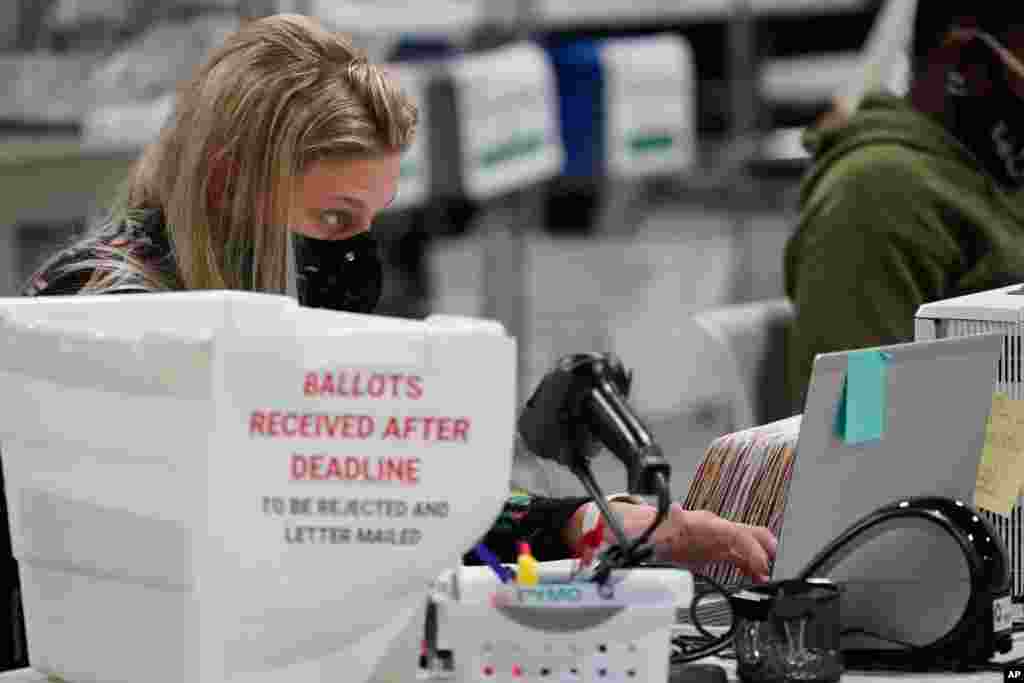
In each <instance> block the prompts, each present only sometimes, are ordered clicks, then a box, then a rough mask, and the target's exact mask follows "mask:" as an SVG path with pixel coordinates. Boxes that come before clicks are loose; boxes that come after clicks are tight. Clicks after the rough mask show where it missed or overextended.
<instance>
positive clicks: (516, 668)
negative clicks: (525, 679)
mask: <svg viewBox="0 0 1024 683" xmlns="http://www.w3.org/2000/svg"><path fill="white" fill-rule="evenodd" d="M512 675H513V676H514V677H516V678H519V677H520V676H522V675H523V670H522V668H521V667H520V666H519V665H518V664H515V665H513V666H512Z"/></svg>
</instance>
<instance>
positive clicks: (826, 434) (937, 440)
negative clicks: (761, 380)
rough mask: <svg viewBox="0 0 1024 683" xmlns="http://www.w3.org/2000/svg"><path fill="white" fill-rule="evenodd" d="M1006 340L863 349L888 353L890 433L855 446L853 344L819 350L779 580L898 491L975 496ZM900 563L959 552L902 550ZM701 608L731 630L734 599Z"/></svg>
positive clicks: (708, 601) (687, 627)
mask: <svg viewBox="0 0 1024 683" xmlns="http://www.w3.org/2000/svg"><path fill="white" fill-rule="evenodd" d="M1003 338H1004V335H1003V334H1002V333H994V334H981V335H975V336H963V337H951V338H946V339H939V340H934V341H919V342H911V343H907V344H896V345H890V346H884V347H876V348H873V349H862V350H874V351H883V352H885V353H886V354H888V361H887V373H886V377H887V396H886V421H885V431H884V433H883V436H882V438H880V439H878V440H875V441H870V442H865V443H862V444H857V445H849V444H846V443H844V442H843V441H842V440H840V439H839V438H837V436H836V434H835V425H836V411H837V409H838V405H839V400H840V397H841V395H842V390H843V381H844V379H845V376H846V369H847V362H848V357H849V355H850V354H851V353H854V352H849V351H843V352H836V353H826V354H820V355H818V356H817V357H816V358H815V361H814V366H813V369H812V372H811V379H810V386H809V388H808V392H807V398H806V401H805V404H804V413H803V416H802V417H797V418H796V419H799V420H800V425H799V430H800V431H799V435H798V437H797V447H796V454H795V457H794V461H793V471H792V476H791V479H790V482H789V489H788V493H787V495H786V497H785V503H784V504H783V517H782V523H781V531H780V534H779V539H778V540H779V546H778V550H777V553H776V557H775V562H774V565H773V567H772V572H771V580H773V581H778V580H783V579H791V578H794V577H795V576H797V575H798V574H799V573H800V572H801V571H802V570H804V569H805V568H806V567H807V566H808V565H809V564H810V562H811V560H812V559H813V558H814V557H815V556H816V555H817V554H818V553H819V552H820V551H821V550H822V549H824V548H825V546H826V545H828V543H829V542H830V541H832V540H833V539H834V538H836V537H837V536H839V535H840V534H841V533H843V532H844V531H846V530H847V529H848V528H849V527H850V526H851V525H853V524H854V523H855V522H857V521H859V520H860V519H862V518H863V517H865V516H867V515H868V514H870V513H872V512H874V511H875V510H877V509H878V508H880V507H882V506H883V505H888V504H889V503H893V502H895V501H897V500H899V499H900V498H907V497H912V496H916V495H940V496H948V497H950V498H953V499H959V500H963V501H964V502H966V503H967V504H969V505H971V504H973V500H974V490H975V487H976V484H977V473H978V463H979V462H980V460H981V449H982V445H983V443H984V436H985V426H986V423H987V421H988V415H989V411H990V410H991V405H992V391H993V385H994V381H995V372H996V363H997V361H998V359H999V356H1000V352H1001V350H1002V342H1003ZM862 350H858V351H862ZM908 533H910V532H908ZM888 536H889V542H890V543H891V544H895V545H896V546H897V547H889V548H878V549H877V550H878V552H880V553H884V554H888V555H889V556H893V555H900V553H901V550H902V549H901V547H899V546H900V538H899V534H898V533H895V534H889V535H888ZM864 558H865V559H867V560H868V561H871V559H870V556H869V555H865V556H864ZM874 559H875V560H878V559H880V558H879V557H878V556H877V555H876V556H875V558H874ZM896 561H919V562H921V563H925V564H927V563H929V562H936V561H937V562H946V563H947V564H952V563H955V562H957V561H958V560H957V559H956V558H945V557H938V556H934V555H933V556H931V557H920V558H906V557H905V556H903V555H901V556H900V558H899V559H898V560H896ZM854 569H855V568H854ZM923 573H925V574H927V573H929V572H928V571H927V570H925V571H924V572H923ZM931 573H934V572H931ZM744 583H746V582H744ZM921 585H922V586H923V587H924V588H927V585H926V584H925V583H922V584H921ZM732 588H734V589H735V588H738V586H733V587H732ZM905 588H906V587H904V589H905ZM933 598H934V594H932V595H930V596H928V595H925V596H922V597H921V600H925V599H931V600H932V601H934V600H933ZM915 609H917V607H915ZM684 612H685V614H684ZM699 612H700V614H699V616H700V619H701V622H702V624H704V625H705V626H706V627H711V628H709V631H710V632H712V633H722V632H724V631H725V630H727V628H728V627H729V624H730V623H731V621H732V611H731V609H730V608H729V606H728V604H727V603H726V602H725V601H724V600H722V599H721V598H719V597H718V596H715V595H708V596H705V597H704V598H703V599H702V600H701V603H700V609H699ZM915 613H917V612H915ZM679 621H680V627H679V630H678V633H680V634H683V635H690V636H693V635H696V633H695V632H694V631H693V627H692V625H691V624H690V623H689V622H690V615H689V611H688V610H681V611H680V615H679Z"/></svg>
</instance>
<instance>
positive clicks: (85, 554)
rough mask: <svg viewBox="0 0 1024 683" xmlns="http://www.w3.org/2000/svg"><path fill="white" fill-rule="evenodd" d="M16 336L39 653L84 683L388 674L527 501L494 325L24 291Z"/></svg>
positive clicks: (26, 560)
mask: <svg viewBox="0 0 1024 683" xmlns="http://www.w3.org/2000/svg"><path fill="white" fill-rule="evenodd" d="M0 349H2V352H0V403H2V405H3V406H4V410H3V411H0V441H2V445H3V465H4V473H5V477H6V483H7V496H8V504H9V510H10V521H11V530H12V536H13V544H14V553H15V556H16V557H17V559H18V560H19V562H20V567H21V573H22V574H21V578H22V585H23V589H24V605H25V612H26V627H27V632H28V641H29V642H28V645H29V651H30V653H31V663H32V665H33V667H34V668H37V669H39V670H41V671H42V672H44V673H52V674H57V675H59V676H61V677H63V678H64V679H65V680H68V681H74V682H75V683H90V682H92V681H95V682H96V683H101V682H102V683H138V681H150V682H151V683H186V682H187V683H215V682H216V683H224V682H228V683H229V682H232V681H245V682H246V683H250V682H264V681H266V682H268V683H269V682H275V683H276V682H278V681H281V682H283V681H288V682H289V683H296V682H300V681H309V682H311V683H312V682H313V681H325V680H334V681H341V680H344V681H360V680H366V679H367V678H368V677H369V676H370V674H371V672H372V671H373V670H374V669H376V668H377V667H378V665H379V664H380V662H379V660H380V658H381V655H382V653H383V652H384V651H385V650H386V649H387V648H388V646H389V644H390V643H391V642H392V641H393V639H394V638H395V637H397V636H398V635H399V634H400V633H401V632H402V631H403V629H404V628H405V626H406V624H407V623H408V621H409V619H410V618H412V615H413V614H414V613H415V612H416V609H417V607H419V606H420V605H421V604H422V600H423V599H424V598H425V595H426V591H427V586H428V583H429V581H430V580H431V579H433V578H434V577H436V576H437V575H438V573H439V572H440V571H442V570H443V569H444V568H446V567H451V566H454V565H456V564H458V562H459V556H460V555H461V554H462V553H463V552H465V551H467V550H468V549H469V548H470V547H471V546H472V545H473V543H475V541H476V540H477V539H478V538H480V537H481V536H482V535H483V534H484V533H485V532H486V530H487V529H488V527H489V525H490V524H491V522H492V521H493V520H494V518H495V517H496V515H497V513H498V511H499V510H500V508H501V504H502V501H503V499H504V496H505V494H506V492H507V490H508V481H509V474H510V463H511V451H512V440H513V429H514V425H513V423H514V400H515V399H514V397H515V386H514V372H515V368H514V357H515V353H514V342H513V341H512V339H510V338H509V337H508V336H507V335H506V334H505V333H504V330H503V328H502V327H501V326H500V325H497V324H495V323H491V322H487V321H479V320H471V319H463V318H452V317H436V318H431V319H428V320H426V321H405V320H398V319H388V318H378V317H373V316H360V315H350V314H339V313H334V312H331V311H324V310H316V309H304V308H301V307H299V306H298V305H297V304H296V303H295V302H294V301H293V300H291V299H289V298H287V297H278V296H270V295H259V294H244V293H229V292H206V293H176V294H154V295H126V296H120V297H117V296H109V297H86V296H79V297H54V298H47V299H2V300H0ZM316 458H319V460H315V459H316ZM415 654H416V653H415V652H410V653H409V656H410V658H409V660H408V661H409V669H408V671H409V674H410V675H412V673H413V671H414V666H415Z"/></svg>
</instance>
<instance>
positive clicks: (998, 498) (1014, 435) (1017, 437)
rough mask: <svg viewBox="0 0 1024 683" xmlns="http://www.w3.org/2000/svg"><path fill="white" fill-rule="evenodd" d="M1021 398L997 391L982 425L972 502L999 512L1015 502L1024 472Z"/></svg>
mask: <svg viewBox="0 0 1024 683" xmlns="http://www.w3.org/2000/svg"><path fill="white" fill-rule="evenodd" d="M1022 461H1024V401H1021V400H1018V399H1012V398H1010V397H1009V396H1007V395H1006V394H1003V393H1001V392H996V393H995V394H993V395H992V412H991V413H990V415H989V419H988V424H987V425H986V427H985V445H984V446H983V447H982V449H981V462H980V463H979V464H978V482H977V487H976V489H975V492H974V504H975V506H977V507H980V508H984V509H986V510H991V511H992V512H997V513H999V514H1002V515H1008V514H1010V510H1011V509H1012V508H1013V506H1014V504H1015V503H1016V502H1017V494H1018V492H1019V491H1020V488H1021V483H1022V478H1021V475H1022V473H1024V462H1022Z"/></svg>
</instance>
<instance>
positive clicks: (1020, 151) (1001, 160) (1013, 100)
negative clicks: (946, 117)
mask: <svg viewBox="0 0 1024 683" xmlns="http://www.w3.org/2000/svg"><path fill="white" fill-rule="evenodd" d="M1000 51H1001V48H1000V47H999V43H998V42H997V41H996V40H995V38H992V37H991V36H989V35H988V34H984V33H979V34H978V37H977V39H975V40H974V41H973V42H972V43H971V45H970V46H969V47H968V48H966V49H965V51H964V54H965V59H969V60H971V61H972V62H973V63H976V64H979V63H980V64H984V65H985V66H986V67H987V70H988V73H990V74H992V77H991V82H992V88H991V91H990V92H989V93H987V94H985V95H975V94H973V93H971V92H970V89H969V88H968V84H967V80H966V78H964V76H963V74H962V73H961V72H960V71H958V70H952V71H950V72H949V74H948V75H947V79H946V97H947V102H948V104H949V108H950V113H951V116H952V120H951V123H952V129H953V133H954V134H955V135H956V136H957V138H958V139H959V140H960V141H961V142H962V143H963V144H964V145H965V146H966V147H967V148H968V149H969V150H970V151H971V152H972V153H973V154H974V155H975V156H976V157H977V158H978V159H979V160H980V161H981V163H982V164H983V165H984V166H985V169H986V170H987V171H988V172H989V173H990V174H991V175H992V176H993V177H994V178H995V179H996V181H997V182H998V183H999V184H1000V185H1002V186H1003V187H1006V188H1008V189H1011V190H1018V189H1020V188H1021V187H1024V100H1022V99H1021V98H1020V97H1018V96H1017V95H1016V93H1014V91H1013V89H1012V88H1011V86H1010V80H1009V79H1010V75H1009V72H1008V69H1007V66H1006V64H1005V63H1004V62H1003V59H1002V58H1001V57H1000Z"/></svg>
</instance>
